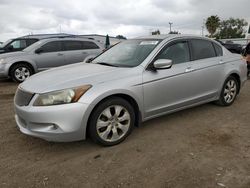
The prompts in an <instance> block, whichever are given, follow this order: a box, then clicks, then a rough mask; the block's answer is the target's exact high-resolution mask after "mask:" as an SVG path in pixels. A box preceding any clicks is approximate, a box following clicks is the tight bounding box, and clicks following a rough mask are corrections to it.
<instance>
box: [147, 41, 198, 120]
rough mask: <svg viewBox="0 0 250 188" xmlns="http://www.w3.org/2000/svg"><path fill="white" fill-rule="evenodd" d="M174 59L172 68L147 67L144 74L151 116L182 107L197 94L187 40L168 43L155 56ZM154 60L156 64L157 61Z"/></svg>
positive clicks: (148, 113) (148, 116)
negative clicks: (156, 68) (155, 68)
mask: <svg viewBox="0 0 250 188" xmlns="http://www.w3.org/2000/svg"><path fill="white" fill-rule="evenodd" d="M157 59H170V60H172V61H173V65H172V67H171V68H170V69H161V70H152V69H147V70H145V71H144V73H143V88H144V109H145V114H144V115H145V117H146V118H151V117H154V116H157V115H160V114H162V113H165V112H168V111H172V110H175V109H178V108H181V107H183V106H185V105H187V104H188V102H189V101H190V100H191V99H192V98H193V96H194V95H195V93H194V90H193V89H194V88H195V81H194V80H193V77H192V70H191V68H190V64H191V62H190V59H191V56H190V49H189V43H188V41H187V40H178V41H174V42H171V43H169V44H167V45H166V46H165V47H164V48H163V49H162V50H161V51H160V52H159V54H158V55H157V56H156V58H154V60H153V62H154V61H156V60H157ZM153 62H152V63H153Z"/></svg>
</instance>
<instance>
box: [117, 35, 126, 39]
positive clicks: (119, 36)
mask: <svg viewBox="0 0 250 188" xmlns="http://www.w3.org/2000/svg"><path fill="white" fill-rule="evenodd" d="M115 38H118V39H125V40H126V39H127V38H126V37H124V36H123V35H117V36H116V37H115Z"/></svg>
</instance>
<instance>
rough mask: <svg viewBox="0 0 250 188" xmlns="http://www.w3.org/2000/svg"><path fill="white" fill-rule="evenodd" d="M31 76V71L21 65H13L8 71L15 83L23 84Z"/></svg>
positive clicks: (26, 66)
mask: <svg viewBox="0 0 250 188" xmlns="http://www.w3.org/2000/svg"><path fill="white" fill-rule="evenodd" d="M31 75H32V69H31V68H30V67H29V66H28V65H26V64H23V63H20V64H16V65H14V66H13V67H12V68H11V70H10V77H11V79H12V80H13V81H15V82H19V83H20V82H23V81H24V80H26V79H27V78H28V77H30V76H31Z"/></svg>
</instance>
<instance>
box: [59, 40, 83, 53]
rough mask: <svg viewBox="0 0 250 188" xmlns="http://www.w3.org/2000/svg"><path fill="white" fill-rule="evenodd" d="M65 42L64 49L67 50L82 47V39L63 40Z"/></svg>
mask: <svg viewBox="0 0 250 188" xmlns="http://www.w3.org/2000/svg"><path fill="white" fill-rule="evenodd" d="M63 44H64V50H66V51H70V50H81V49H82V44H81V42H80V41H63Z"/></svg>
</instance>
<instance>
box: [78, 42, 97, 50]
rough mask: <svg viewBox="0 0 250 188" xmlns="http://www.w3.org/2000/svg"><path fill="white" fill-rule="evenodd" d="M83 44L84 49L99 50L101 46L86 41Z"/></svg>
mask: <svg viewBox="0 0 250 188" xmlns="http://www.w3.org/2000/svg"><path fill="white" fill-rule="evenodd" d="M82 44H83V49H99V46H97V45H96V44H95V43H94V42H90V41H84V42H82Z"/></svg>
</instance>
